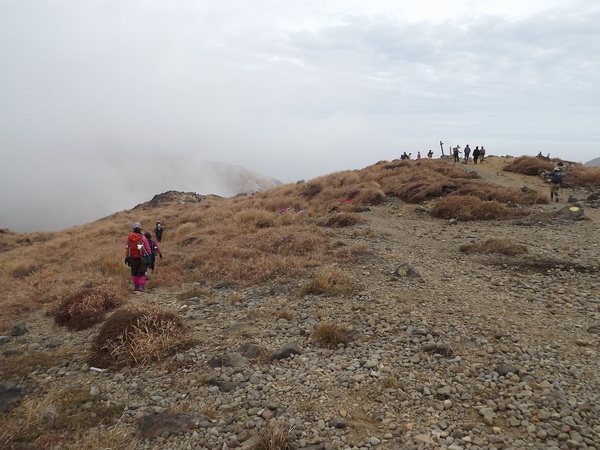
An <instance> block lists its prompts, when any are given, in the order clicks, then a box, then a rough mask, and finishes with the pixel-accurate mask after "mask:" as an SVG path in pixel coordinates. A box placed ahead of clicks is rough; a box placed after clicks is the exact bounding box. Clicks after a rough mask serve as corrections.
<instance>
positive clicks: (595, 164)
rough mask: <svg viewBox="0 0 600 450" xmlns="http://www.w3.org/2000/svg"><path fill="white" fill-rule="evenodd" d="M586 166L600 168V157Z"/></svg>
mask: <svg viewBox="0 0 600 450" xmlns="http://www.w3.org/2000/svg"><path fill="white" fill-rule="evenodd" d="M584 166H600V157H599V158H594V159H592V160H591V161H588V162H586V163H585V164H584Z"/></svg>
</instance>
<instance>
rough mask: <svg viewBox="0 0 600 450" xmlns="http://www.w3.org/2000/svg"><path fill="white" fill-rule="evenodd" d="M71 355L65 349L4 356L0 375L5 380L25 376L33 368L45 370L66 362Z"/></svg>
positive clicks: (33, 369)
mask: <svg viewBox="0 0 600 450" xmlns="http://www.w3.org/2000/svg"><path fill="white" fill-rule="evenodd" d="M70 357H72V355H70V354H68V353H67V352H65V351H59V352H36V353H25V354H23V355H18V356H13V357H11V358H4V359H3V360H2V366H1V367H0V376H1V377H2V379H4V380H6V379H8V380H17V379H19V378H25V377H27V376H28V375H29V374H31V372H33V371H35V370H40V371H45V370H46V369H49V368H50V367H53V366H56V365H60V364H59V363H60V362H66V361H68V360H69V358H70Z"/></svg>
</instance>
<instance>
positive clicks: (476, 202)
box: [431, 195, 524, 221]
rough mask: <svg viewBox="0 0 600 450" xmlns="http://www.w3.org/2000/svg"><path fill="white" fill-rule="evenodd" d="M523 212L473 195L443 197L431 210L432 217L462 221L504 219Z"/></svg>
mask: <svg viewBox="0 0 600 450" xmlns="http://www.w3.org/2000/svg"><path fill="white" fill-rule="evenodd" d="M523 214H524V212H520V211H518V210H515V209H511V208H508V207H506V206H504V205H503V204H501V203H499V202H496V201H491V202H489V201H484V200H481V199H479V198H477V197H475V196H474V195H465V196H448V197H444V198H443V199H441V200H439V201H438V202H437V204H436V205H435V206H434V207H433V209H432V210H431V216H432V217H436V218H439V219H457V220H462V221H469V220H506V219H512V218H515V217H518V216H519V215H523Z"/></svg>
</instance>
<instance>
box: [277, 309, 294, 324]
mask: <svg viewBox="0 0 600 450" xmlns="http://www.w3.org/2000/svg"><path fill="white" fill-rule="evenodd" d="M275 315H276V316H277V317H278V318H280V319H285V320H287V321H288V322H289V321H290V320H292V319H293V318H294V317H296V313H294V312H293V311H290V310H289V309H281V310H279V311H277V313H276V314H275Z"/></svg>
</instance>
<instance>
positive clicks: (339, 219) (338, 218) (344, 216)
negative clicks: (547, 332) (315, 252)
mask: <svg viewBox="0 0 600 450" xmlns="http://www.w3.org/2000/svg"><path fill="white" fill-rule="evenodd" d="M364 221H365V219H363V218H362V217H361V216H359V215H358V214H356V213H340V214H335V215H333V216H331V217H330V218H329V219H327V221H326V222H325V223H324V225H325V226H326V227H331V228H345V227H351V226H352V225H356V224H358V223H362V222H364Z"/></svg>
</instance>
